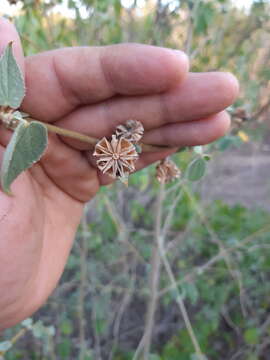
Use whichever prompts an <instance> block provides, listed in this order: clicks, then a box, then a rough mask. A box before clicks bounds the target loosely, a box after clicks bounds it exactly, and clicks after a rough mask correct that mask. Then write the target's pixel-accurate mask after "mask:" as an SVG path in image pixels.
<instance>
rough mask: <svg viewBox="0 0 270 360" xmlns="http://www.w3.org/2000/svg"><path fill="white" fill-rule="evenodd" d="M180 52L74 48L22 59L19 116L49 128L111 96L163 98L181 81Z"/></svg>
mask: <svg viewBox="0 0 270 360" xmlns="http://www.w3.org/2000/svg"><path fill="white" fill-rule="evenodd" d="M187 71H188V59H187V56H186V55H185V54H184V53H183V52H181V51H175V50H171V49H166V48H159V47H155V46H148V45H141V44H120V45H111V46H105V47H75V48H65V49H59V50H53V51H49V52H45V53H42V54H38V55H34V56H31V57H29V58H27V59H26V86H27V95H26V98H25V101H24V103H23V110H24V111H26V112H29V113H30V114H31V116H33V117H36V118H38V119H39V120H43V121H49V122H52V121H54V120H57V119H59V118H61V117H63V116H65V115H66V114H67V113H69V112H70V111H72V110H74V109H75V108H77V107H78V106H80V105H85V104H93V103H97V102H100V101H103V100H106V99H108V98H111V97H113V96H116V95H121V96H129V95H145V94H153V93H161V92H164V91H166V90H168V89H170V88H171V87H173V86H175V85H176V84H178V83H179V82H180V81H181V80H182V79H184V78H185V76H186V74H187Z"/></svg>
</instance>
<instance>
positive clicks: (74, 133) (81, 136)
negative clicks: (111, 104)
mask: <svg viewBox="0 0 270 360" xmlns="http://www.w3.org/2000/svg"><path fill="white" fill-rule="evenodd" d="M0 118H1V117H0ZM25 120H27V121H29V122H31V121H36V122H38V123H41V124H42V125H44V126H46V128H47V129H48V131H51V132H53V133H55V134H57V135H60V136H65V137H69V138H71V139H75V140H79V141H82V142H85V143H87V144H91V145H93V146H94V145H96V143H97V142H98V141H99V139H97V138H94V137H91V136H88V135H84V134H81V133H79V132H77V131H72V130H68V129H64V128H60V127H58V126H55V125H51V124H48V123H44V122H41V121H38V120H35V119H32V118H26V119H25ZM140 145H141V147H142V150H143V151H144V152H154V151H161V150H163V149H169V148H170V147H168V146H161V145H160V146H159V145H150V144H143V143H140Z"/></svg>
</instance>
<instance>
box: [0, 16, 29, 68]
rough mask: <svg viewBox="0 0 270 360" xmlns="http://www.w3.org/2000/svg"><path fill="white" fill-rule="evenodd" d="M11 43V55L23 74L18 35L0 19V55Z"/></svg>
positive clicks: (14, 29)
mask: <svg viewBox="0 0 270 360" xmlns="http://www.w3.org/2000/svg"><path fill="white" fill-rule="evenodd" d="M11 41H12V42H13V47H12V48H13V54H14V56H15V58H16V60H17V62H18V64H19V66H20V68H21V71H22V72H23V73H24V56H23V50H22V45H21V40H20V37H19V34H18V32H17V30H16V28H15V26H14V25H13V24H11V23H10V22H9V21H8V20H7V19H5V18H3V17H0V54H1V53H2V52H3V50H4V49H5V47H6V46H7V45H8V44H9V43H10V42H11Z"/></svg>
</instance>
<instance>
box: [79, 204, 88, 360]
mask: <svg viewBox="0 0 270 360" xmlns="http://www.w3.org/2000/svg"><path fill="white" fill-rule="evenodd" d="M87 210H88V207H87V205H85V209H84V214H83V217H82V221H81V226H82V237H81V247H80V252H81V253H80V275H81V278H80V288H79V299H78V318H79V319H78V320H79V341H80V353H79V360H84V359H85V356H86V349H87V347H86V338H85V292H86V283H87V252H88V248H87V242H88V238H89V230H88V224H87Z"/></svg>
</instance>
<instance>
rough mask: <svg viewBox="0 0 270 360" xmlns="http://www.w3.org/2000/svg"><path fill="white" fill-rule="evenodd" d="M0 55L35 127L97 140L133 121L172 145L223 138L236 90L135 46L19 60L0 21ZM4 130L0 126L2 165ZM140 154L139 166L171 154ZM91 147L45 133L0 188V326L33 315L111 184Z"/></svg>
mask: <svg viewBox="0 0 270 360" xmlns="http://www.w3.org/2000/svg"><path fill="white" fill-rule="evenodd" d="M0 35H1V38H0V51H2V50H3V48H4V47H5V46H6V45H7V43H9V42H10V41H12V40H13V41H14V52H15V55H16V58H17V61H18V63H19V64H20V66H21V69H22V70H23V71H24V72H25V78H26V87H27V94H26V97H25V100H24V102H23V106H22V111H25V112H27V113H29V114H30V115H31V117H34V118H36V119H38V120H40V121H44V122H50V123H53V124H55V125H57V126H60V127H64V128H68V129H71V130H75V131H78V132H81V133H85V134H87V135H90V136H93V137H96V138H101V137H103V136H107V135H108V136H109V135H110V134H111V133H112V132H113V131H114V130H115V127H116V126H117V125H118V124H121V123H124V122H125V121H126V120H127V119H130V118H133V119H136V120H139V121H141V122H142V123H143V125H144V127H145V130H146V132H145V136H144V139H143V141H144V142H145V143H150V144H157V145H168V146H171V147H175V148H179V147H180V146H186V145H189V146H191V145H198V144H205V143H208V142H211V141H213V140H215V139H216V138H218V137H220V136H222V135H224V133H225V132H226V130H227V129H228V127H229V124H230V120H229V116H228V115H227V113H226V112H225V111H223V110H224V109H225V108H226V107H227V106H229V105H230V104H231V103H232V102H233V101H234V100H235V98H236V96H237V94H238V84H237V81H236V80H235V78H234V77H233V76H232V75H230V74H227V73H196V74H195V73H193V74H192V73H189V74H188V60H187V58H186V56H185V55H184V54H183V53H181V52H175V51H172V50H168V49H163V48H158V47H151V46H145V45H138V44H125V45H114V46H107V47H93V48H89V47H81V48H68V49H59V50H55V51H50V52H46V53H42V54H38V55H35V56H32V57H29V58H26V59H24V57H23V54H22V50H21V45H20V40H19V37H18V34H17V32H16V30H15V29H14V27H13V26H12V25H11V24H10V23H9V22H8V21H7V20H5V19H0ZM9 138H10V132H9V131H7V130H5V129H4V128H2V127H1V129H0V160H1V158H2V156H3V152H4V149H5V146H6V145H7V143H8V141H9ZM175 148H173V149H171V150H163V151H160V152H157V153H145V154H142V155H141V156H140V160H139V161H138V163H137V167H138V169H140V168H143V167H145V166H147V165H149V164H151V163H153V162H155V161H157V160H159V159H162V158H164V157H166V156H168V155H169V154H171V153H172V152H174V151H175ZM88 149H89V147H88V145H87V144H85V143H82V142H78V141H75V140H71V139H67V138H59V137H57V136H56V135H51V134H50V139H49V146H48V149H47V151H46V153H45V155H44V156H43V158H42V159H41V161H40V162H39V163H37V164H36V165H34V166H33V167H32V168H31V169H30V170H28V171H26V172H25V173H23V174H21V175H20V176H19V178H18V179H17V180H16V181H15V182H14V184H13V185H12V191H13V194H14V197H8V196H7V195H6V194H4V193H3V192H1V191H0V233H1V239H0V291H1V298H0V308H1V313H0V330H1V329H4V328H7V327H10V326H12V325H14V324H16V323H18V322H20V321H21V320H23V319H24V318H26V317H28V316H29V315H31V314H32V313H33V312H34V311H36V310H37V309H38V308H39V307H40V306H41V305H42V304H43V303H44V302H45V301H46V299H47V298H48V296H49V295H50V294H51V292H52V291H53V289H54V288H55V286H56V284H57V282H58V280H59V278H60V276H61V274H62V272H63V269H64V266H65V263H66V261H67V257H68V254H69V252H70V249H71V246H72V242H73V239H74V236H75V232H76V229H77V226H78V224H79V222H80V218H81V215H82V210H83V206H84V203H85V202H86V201H88V200H89V199H90V198H92V197H93V196H94V195H95V194H96V193H97V191H98V189H99V187H100V186H101V185H105V184H108V183H109V182H110V181H111V179H110V178H108V177H107V176H105V175H101V174H100V172H98V171H97V169H96V167H95V166H94V164H93V163H92V161H91V159H89V156H88V155H87V153H86V151H87V150H88Z"/></svg>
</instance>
